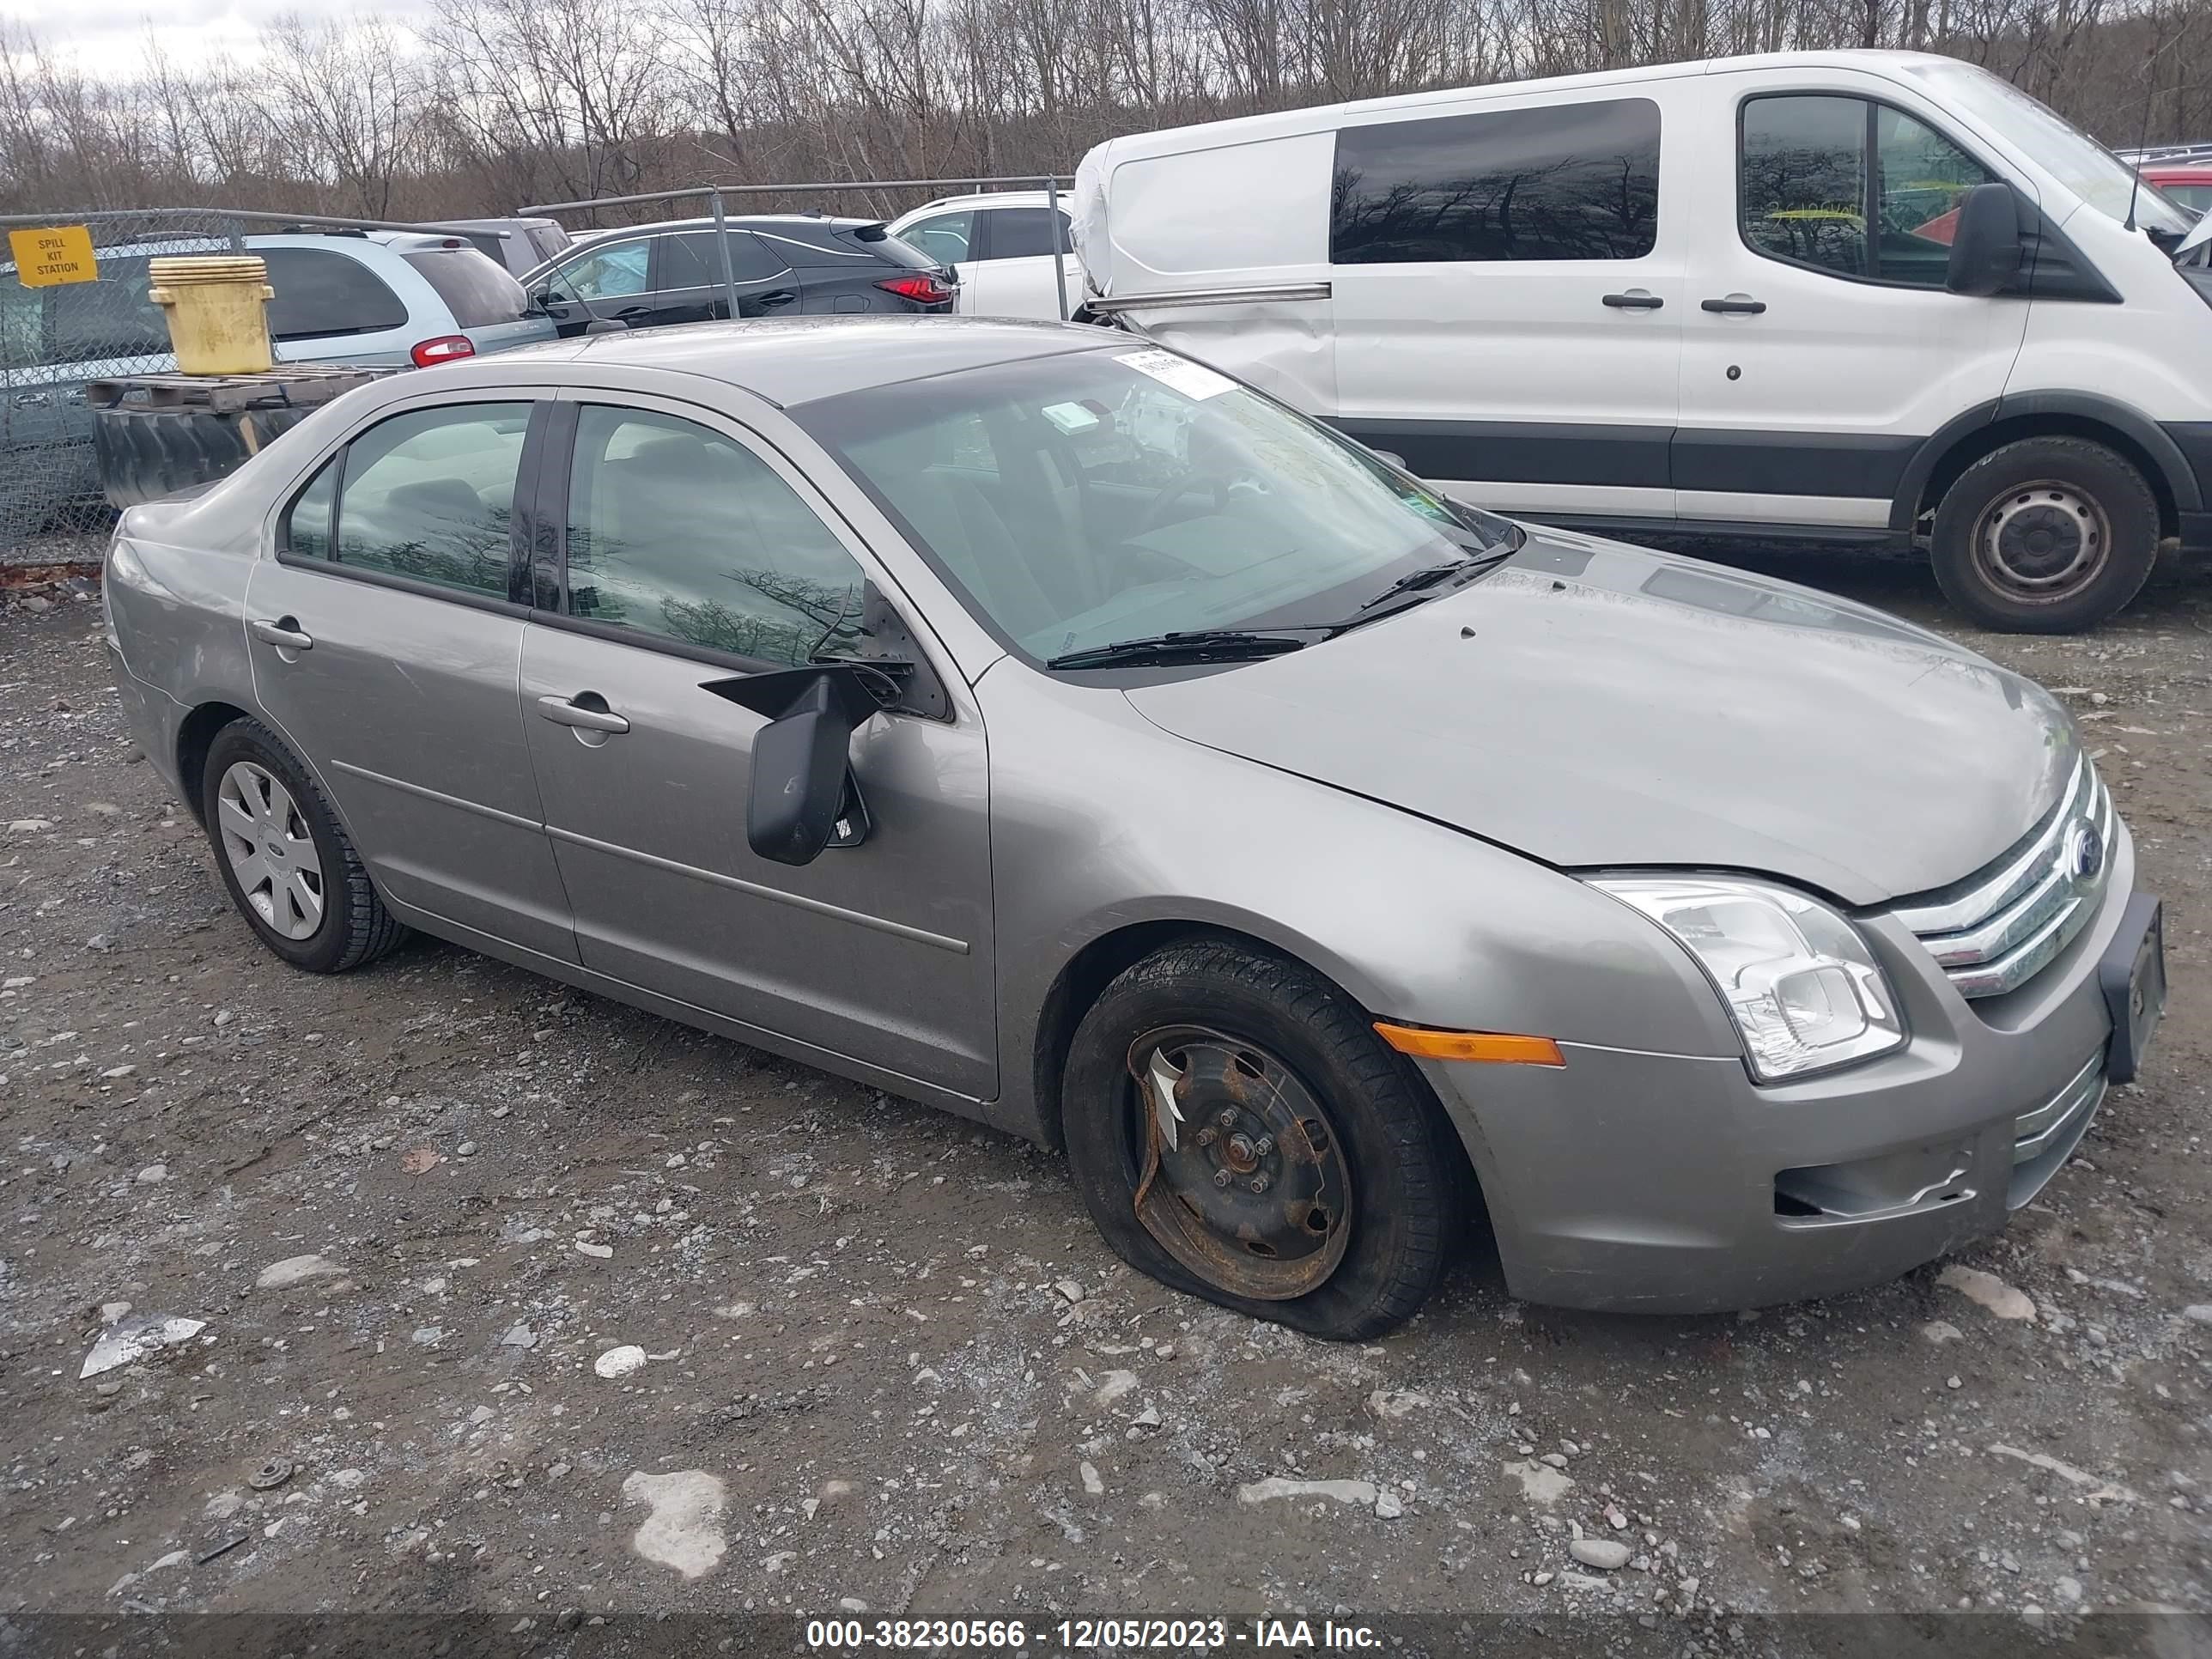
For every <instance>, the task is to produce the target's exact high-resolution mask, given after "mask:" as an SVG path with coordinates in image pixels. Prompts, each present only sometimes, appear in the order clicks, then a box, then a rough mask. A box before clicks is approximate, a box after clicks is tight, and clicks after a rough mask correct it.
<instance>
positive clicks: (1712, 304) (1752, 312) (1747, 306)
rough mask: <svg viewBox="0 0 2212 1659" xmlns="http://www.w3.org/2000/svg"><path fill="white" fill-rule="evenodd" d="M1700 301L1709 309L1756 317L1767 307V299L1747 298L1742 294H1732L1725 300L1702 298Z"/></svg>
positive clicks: (1728, 313) (1730, 314) (1732, 314)
mask: <svg viewBox="0 0 2212 1659" xmlns="http://www.w3.org/2000/svg"><path fill="white" fill-rule="evenodd" d="M1699 304H1700V305H1702V306H1704V307H1705V309H1706V310H1707V311H1717V312H1721V313H1725V314H1727V315H1729V316H1739V317H1756V316H1758V315H1759V313H1760V312H1762V311H1764V310H1765V309H1766V301H1764V300H1753V299H1747V298H1746V297H1745V296H1744V295H1741V294H1731V295H1729V296H1728V298H1727V299H1725V300H1701V301H1699Z"/></svg>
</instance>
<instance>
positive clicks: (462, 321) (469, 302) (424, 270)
mask: <svg viewBox="0 0 2212 1659" xmlns="http://www.w3.org/2000/svg"><path fill="white" fill-rule="evenodd" d="M401 257H402V258H404V259H405V260H406V261H407V263H408V264H410V265H412V266H413V267H414V268H415V270H416V271H417V272H418V273H419V274H420V275H421V276H422V279H423V280H424V281H425V282H427V283H429V284H430V286H431V287H432V288H434V289H436V290H437V291H438V297H439V298H440V299H441V300H443V301H445V302H446V308H447V310H449V311H451V312H452V313H453V320H454V321H455V322H456V323H459V325H461V326H462V327H463V328H484V327H488V326H489V325H492V324H495V323H517V322H520V321H521V320H522V318H523V314H524V313H525V312H526V311H527V310H528V308H529V305H530V301H529V297H528V296H527V295H525V294H524V293H523V291H522V284H521V283H518V282H516V281H515V280H514V278H513V276H509V275H508V274H507V272H506V271H505V270H501V268H500V267H499V266H498V265H496V264H493V263H492V262H491V261H490V260H489V259H488V258H485V257H484V256H483V254H481V253H479V252H477V251H476V249H474V248H472V247H449V248H430V249H426V250H425V251H423V252H420V253H409V254H404V255H402V256H401Z"/></svg>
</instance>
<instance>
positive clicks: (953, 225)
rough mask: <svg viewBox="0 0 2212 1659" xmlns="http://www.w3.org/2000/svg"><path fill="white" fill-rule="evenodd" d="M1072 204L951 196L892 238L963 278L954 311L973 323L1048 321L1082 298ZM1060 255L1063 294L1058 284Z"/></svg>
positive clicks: (899, 222)
mask: <svg viewBox="0 0 2212 1659" xmlns="http://www.w3.org/2000/svg"><path fill="white" fill-rule="evenodd" d="M1069 205H1070V204H1069V202H1068V198H1067V197H1066V193H1065V192H1063V193H1062V194H1061V196H1060V200H1059V204H1058V207H1057V211H1055V210H1054V203H1053V201H1052V199H1051V197H1049V196H1048V195H1047V193H1046V192H1045V191H1041V190H1002V191H994V192H993V193H992V194H990V195H987V196H948V197H945V198H944V199H943V200H942V201H937V202H932V203H930V204H928V205H927V206H926V207H918V208H916V209H915V210H914V211H913V212H911V213H909V214H908V215H907V216H905V217H903V218H901V219H895V220H893V221H892V222H891V225H890V234H892V235H894V236H896V237H900V238H902V239H903V240H906V241H908V242H911V243H912V244H913V245H914V246H916V247H918V248H920V249H921V251H922V252H925V253H927V254H928V255H930V256H931V257H932V258H934V259H936V260H937V261H939V263H940V264H947V265H950V266H951V267H952V268H953V270H956V271H957V272H958V273H959V275H960V292H959V295H958V297H957V299H956V300H955V301H953V307H952V308H953V309H954V310H955V311H957V312H958V313H961V314H962V315H963V316H969V317H1028V318H1032V319H1042V320H1043V321H1047V322H1050V321H1054V320H1057V319H1060V318H1062V317H1065V316H1066V315H1067V314H1068V313H1069V312H1072V311H1073V310H1074V309H1075V307H1076V304H1077V302H1078V301H1080V300H1081V299H1082V298H1083V266H1082V264H1080V263H1079V261H1078V260H1077V259H1076V257H1075V254H1074V252H1073V248H1074V244H1073V241H1072V240H1070V237H1069V233H1068V217H1067V213H1068V208H1069ZM1055 252H1056V253H1057V255H1058V257H1059V259H1060V275H1061V282H1062V283H1064V284H1065V292H1066V305H1065V307H1063V306H1062V304H1061V298H1062V289H1061V287H1060V285H1059V284H1055V283H1054V281H1053V270H1052V267H1053V260H1054V254H1055Z"/></svg>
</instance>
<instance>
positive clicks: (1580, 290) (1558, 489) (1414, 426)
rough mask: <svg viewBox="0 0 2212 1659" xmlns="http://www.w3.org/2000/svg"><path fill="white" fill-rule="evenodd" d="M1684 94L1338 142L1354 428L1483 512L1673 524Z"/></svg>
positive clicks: (1532, 111) (1519, 107)
mask: <svg viewBox="0 0 2212 1659" xmlns="http://www.w3.org/2000/svg"><path fill="white" fill-rule="evenodd" d="M1692 90H1694V88H1692ZM1683 101H1684V94H1682V93H1681V92H1680V88H1678V87H1677V86H1676V85H1675V84H1674V83H1673V82H1648V83H1645V84H1643V85H1639V86H1637V87H1632V88H1624V89H1623V90H1622V91H1621V92H1620V93H1619V94H1608V95H1606V96H1595V95H1593V94H1582V95H1581V96H1580V97H1578V98H1562V97H1560V96H1559V94H1552V95H1550V96H1549V97H1548V98H1547V99H1543V100H1537V101H1531V102H1528V103H1517V102H1516V105H1515V106H1512V107H1507V108H1499V107H1497V106H1496V105H1495V102H1494V101H1486V102H1485V103H1483V104H1482V105H1481V106H1479V107H1476V108H1474V109H1471V110H1468V111H1467V112H1463V113H1460V114H1454V115H1443V116H1435V117H1425V118H1420V119H1417V120H1407V119H1398V118H1392V119H1386V120H1381V121H1372V122H1369V123H1366V124H1364V125H1357V126H1347V127H1346V128H1345V129H1344V130H1343V131H1340V133H1339V134H1338V135H1337V140H1336V156H1335V172H1334V185H1333V188H1332V190H1331V192H1330V203H1331V213H1330V226H1329V243H1330V252H1329V259H1330V270H1329V281H1330V285H1331V289H1332V293H1331V297H1330V301H1329V306H1330V313H1331V315H1332V317H1333V319H1334V329H1335V336H1336V382H1337V404H1338V413H1339V416H1340V424H1341V425H1342V426H1343V427H1344V428H1345V430H1346V431H1347V432H1348V433H1350V434H1351V435H1352V436H1353V437H1355V438H1357V439H1358V440H1360V441H1362V442H1364V443H1367V444H1370V445H1372V446H1374V447H1376V448H1377V449H1383V450H1389V451H1391V452H1393V453H1396V454H1398V455H1401V456H1402V457H1403V458H1404V459H1405V460H1406V463H1407V465H1408V466H1409V467H1411V468H1412V470H1413V471H1415V472H1417V473H1419V475H1420V476H1421V477H1425V478H1429V479H1432V480H1434V481H1436V482H1437V483H1442V484H1443V485H1444V486H1445V487H1447V488H1449V489H1452V490H1453V491H1455V493H1456V494H1459V495H1463V496H1465V497H1466V498H1467V499H1468V500H1469V501H1473V502H1474V503H1475V504H1477V505H1478V506H1481V507H1495V508H1497V509H1498V510H1499V511H1502V512H1525V513H1535V514H1538V515H1541V514H1544V513H1559V514H1563V515H1573V516H1577V517H1580V516H1583V515H1593V514H1595V515H1607V516H1626V517H1632V518H1646V519H1650V518H1661V519H1663V518H1666V517H1668V516H1669V515H1670V514H1671V513H1673V511H1674V492H1673V486H1672V484H1671V483H1670V482H1669V480H1668V470H1667V469H1668V459H1667V449H1668V440H1669V439H1670V438H1671V437H1672V435H1673V432H1674V418H1675V406H1676V395H1677V389H1678V382H1679V380H1680V368H1681V351H1682V327H1683V288H1682V263H1683V256H1684V250H1685V247H1686V242H1687V239H1688V214H1687V205H1688V204H1687V202H1686V199H1685V198H1686V197H1687V196H1688V195H1690V194H1692V193H1693V190H1694V182H1695V181H1694V157H1695V154H1696V152H1695V151H1694V149H1692V147H1691V146H1690V145H1688V144H1686V143H1684V142H1683V141H1682V139H1681V137H1680V135H1679V132H1678V122H1679V119H1680V106H1681V105H1682V103H1683Z"/></svg>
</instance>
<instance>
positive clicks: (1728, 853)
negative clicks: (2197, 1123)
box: [1124, 527, 2077, 905]
mask: <svg viewBox="0 0 2212 1659" xmlns="http://www.w3.org/2000/svg"><path fill="white" fill-rule="evenodd" d="M1124 695H1126V696H1127V697H1128V699H1129V701H1130V702H1132V703H1133V705H1134V706H1135V707H1136V708H1137V709H1138V711H1139V713H1141V714H1143V715H1144V716H1145V717H1146V719H1147V720H1151V721H1152V723H1153V724H1155V725H1157V726H1161V727H1163V728H1164V729H1165V730H1167V731H1169V732H1173V733H1175V734H1176V735H1177V736H1179V737H1182V738H1188V740H1190V741H1191V742H1194V743H1199V744H1206V746H1208V747H1210V748H1213V749H1218V750H1222V751H1224V752H1225V753H1228V754H1232V755H1239V756H1243V757H1248V758H1249V759H1251V760H1255V761H1258V762H1260V763H1263V764H1265V765H1267V766H1271V767H1274V768H1277V769H1280V770H1282V771H1285V772H1291V773H1295V774H1297V775H1299V776H1302V777H1307V778H1310V779H1313V780H1314V781H1316V782H1320V783H1323V784H1328V785H1330V786H1332V787H1336V788H1340V789H1345V790H1349V791H1351V792H1352V793H1357V794H1361V795H1365V796H1368V797H1370V799H1375V800H1377V801H1381V802H1384V803H1386V804H1388V805H1392V806H1396V807H1400V808H1402V809H1403V810H1405V811H1409V812H1415V813H1419V814H1420V815H1421V816H1422V817H1429V818H1433V819H1436V820H1437V821H1438V822H1440V823H1448V824H1451V825H1453V826H1455V827H1456V828H1458V829H1463V830H1465V831H1467V832H1468V833H1469V834H1472V835H1475V836H1480V837H1482V838H1483V839H1485V840H1486V841H1491V842H1497V843H1498V844H1499V845H1501V846H1504V847H1509V848H1513V849H1514V850H1516V851H1517V852H1520V853H1523V854H1527V855H1528V856H1530V857H1532V858H1536V859H1540V860H1543V861H1544V862H1546V863H1548V864H1553V865H1556V866H1562V867H1590V866H1702V867H1705V868H1718V869H1733V870H1742V871H1753V872H1764V873H1767V874H1771V875H1774V876H1779V877H1782V878H1785V879H1788V880H1790V881H1793V882H1796V883H1798V884H1802V885H1805V886H1808V887H1811V888H1814V889H1816V890H1821V891H1825V892H1826V893H1829V894H1832V895H1833V896H1835V897H1837V898H1838V899H1840V900H1842V901H1843V902H1845V903H1846V904H1850V905H1866V904H1875V903H1880V902H1883V901H1885V900H1888V899H1893V898H1895V897H1898V896H1901V895H1904V894H1909V893H1918V892H1924V891H1926V890H1929V889H1930V888H1935V887H1940V886H1942V885H1944V884H1948V883H1950V882H1953V881H1955V880H1957V879H1959V878H1960V877H1962V876H1965V875H1967V874H1969V873H1971V872H1973V871H1975V870H1977V869H1978V868H1979V867H1980V866H1983V865H1984V864H1986V863H1988V862H1989V861H1990V860H1992V859H1994V858H1996V856H1997V855H1998V854H2001V853H2002V852H2003V851H2004V850H2005V849H2006V848H2008V847H2009V846H2011V845H2012V843H2014V842H2016V841H2018V840H2019V839H2020V838H2021V836H2024V835H2025V834H2026V833H2027V831H2028V830H2029V829H2031V828H2033V825H2034V824H2035V823H2036V821H2037V820H2038V819H2039V817H2042V815H2043V814H2044V813H2045V811H2048V810H2049V809H2050V807H2051V804H2052V803H2053V802H2054V801H2055V800H2056V799H2057V796H2058V793H2059V790H2060V788H2061V787H2062V786H2063V783H2064V781H2065V780H2066V778H2067V776H2068V775H2069V773H2070V770H2071V769H2072V767H2073V765H2074V761H2075V750H2076V745H2077V738H2076V737H2075V730H2074V726H2073V724H2072V721H2071V720H2070V719H2069V716H2068V715H2067V714H2066V712H2065V710H2064V709H2063V708H2061V707H2060V706H2059V705H2058V704H2057V702H2055V701H2054V700H2053V699H2052V697H2051V695H2050V694H2049V693H2048V692H2046V691H2045V690H2043V689H2042V688H2041V687H2039V686H2038V685H2036V684H2034V683H2033V682H2032V681H2029V680H2026V679H2023V678H2021V677H2020V676H2019V675H2016V674H2014V673H2011V672H2010V671H2007V670H2005V669H2002V668H2000V667H1998V666H1997V665H1996V664H1994V663H1990V662H1988V661H1985V660H1984V659H1982V658H1980V657H1978V656H1976V655H1974V654H1973V653H1972V652H1969V651H1966V650H1965V649H1963V648H1961V647H1959V646H1956V645H1954V644H1952V643H1950V642H1949V641H1946V640H1944V639H1942V638H1941V637H1939V636H1938V635H1934V634H1930V633H1929V632H1927V631H1926V630H1925V629H1919V628H1916V627H1914V626H1913V625H1911V623H1905V622H1902V621H1899V619H1897V618H1895V617H1888V616H1885V615H1883V614H1882V613H1881V612H1880V611H1872V610H1869V609H1867V608H1866V607H1864V606H1862V605H1852V604H1850V603H1849V602H1847V601H1843V600H1838V599H1832V598H1830V597H1828V596H1827V595H1825V594H1821V593H1816V592H1813V591H1811V590H1810V589H1808V588H1803V587H1799V586H1795V585H1793V584H1790V583H1786V582H1778V581H1772V580H1766V579H1764V578H1761V577H1758V576H1753V575H1747V574H1743V573H1741V572H1738V571H1734V570H1728V569H1723V568H1720V567H1717V566H1714V565H1709V564H1704V563H1701V562H1698V561H1695V560H1692V559H1683V558H1677V557H1673V556H1668V555H1666V554H1662V553H1653V552H1649V551H1646V550H1644V549H1641V548H1634V547H1627V546H1624V545H1621V544H1617V543H1609V542H1603V541H1596V540H1591V539H1589V538H1583V537H1579V536H1571V535H1569V534H1567V533H1565V532H1556V531H1547V530H1539V529H1535V528H1533V527H1532V528H1531V530H1530V532H1529V539H1528V544H1526V545H1525V546H1524V547H1522V549H1521V550H1520V551H1519V552H1518V553H1516V555H1514V556H1513V557H1512V558H1511V559H1510V560H1509V561H1508V562H1506V563H1504V565H1502V566H1500V567H1499V568H1497V569H1495V570H1493V571H1492V572H1491V573H1490V574H1487V575H1486V576H1484V577H1482V578H1480V579H1479V580H1475V581H1473V582H1471V583H1469V584H1468V586H1465V587H1463V588H1462V589H1459V590H1458V591H1456V592H1452V593H1449V594H1447V595H1445V596H1443V597H1442V598H1439V599H1434V600H1432V601H1431V602H1429V603H1427V604H1425V605H1419V606H1418V607H1416V608H1414V609H1413V610H1411V611H1407V612H1405V613H1404V614H1402V615H1400V616H1396V617H1390V618H1388V619H1386V620H1384V621H1382V622H1378V623H1372V624H1370V625H1369V626H1368V627H1365V628H1362V629H1357V630H1355V631H1354V632H1352V633H1350V634H1347V635H1343V636H1341V637H1340V638H1338V639H1334V640H1330V641H1326V642H1324V643H1322V644H1319V645H1316V646H1313V647H1309V648H1308V649H1306V650H1304V651H1298V652H1294V653H1290V654H1288V655H1286V656H1282V657H1277V658H1273V659H1268V660H1266V661H1262V662H1255V663H1249V664H1245V665H1239V666H1237V667H1235V668H1232V669H1225V670H1222V671H1215V672H1211V673H1206V674H1203V675H1200V676H1195V677H1190V678H1180V679H1176V680H1170V681H1166V682H1163V683H1158V684H1150V685H1144V686H1139V687H1137V688H1134V689H1130V690H1126V691H1125V694H1124ZM1232 810H1233V809H1232ZM1316 868H1317V869H1325V868H1326V854H1325V849H1320V848H1316Z"/></svg>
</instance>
